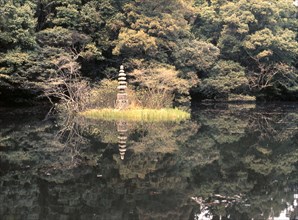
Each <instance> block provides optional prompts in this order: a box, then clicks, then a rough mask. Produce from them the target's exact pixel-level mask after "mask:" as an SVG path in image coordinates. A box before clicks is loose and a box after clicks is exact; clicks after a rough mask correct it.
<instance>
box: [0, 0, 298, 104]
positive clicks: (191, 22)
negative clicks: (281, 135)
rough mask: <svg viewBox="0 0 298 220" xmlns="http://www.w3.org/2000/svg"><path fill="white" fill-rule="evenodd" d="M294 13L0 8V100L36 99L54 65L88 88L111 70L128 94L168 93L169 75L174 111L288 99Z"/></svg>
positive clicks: (216, 6)
mask: <svg viewBox="0 0 298 220" xmlns="http://www.w3.org/2000/svg"><path fill="white" fill-rule="evenodd" d="M297 10H298V9H297V7H296V6H295V5H294V4H293V1H292V0H283V1H281V0H262V1H258V0H250V1H248V0H240V1H238V0H237V1H236V0H221V1H218V0H212V1H210V0H159V1H152V0H135V1H132V0H84V1H79V0H64V1H56V0H38V1H33V0H0V97H1V101H13V102H21V101H22V99H24V98H25V99H26V100H27V101H28V100H33V99H35V98H36V97H42V94H43V93H44V90H45V87H46V86H47V84H48V82H49V79H52V78H53V77H56V76H59V74H61V71H59V68H60V65H61V63H59V60H61V57H64V58H65V57H68V59H69V60H72V63H73V64H75V66H77V67H79V70H80V72H81V74H82V75H83V76H84V77H86V78H87V79H88V80H89V79H90V81H91V82H98V81H100V80H102V79H105V78H108V79H111V78H112V79H113V78H115V76H116V74H117V69H118V67H119V65H120V64H121V63H123V64H124V65H125V67H126V69H127V72H128V73H130V72H131V73H133V74H132V76H131V79H132V81H134V83H135V86H136V88H139V87H146V86H148V84H151V85H155V86H156V85H157V84H158V83H159V82H160V81H161V82H162V84H163V85H165V86H167V88H166V89H168V88H170V87H169V86H171V85H169V86H168V83H164V82H166V80H167V77H168V76H170V77H171V79H170V81H175V82H177V83H176V84H174V86H176V88H170V89H171V90H170V91H171V92H172V93H173V95H175V97H176V101H177V102H180V103H181V102H184V101H185V100H187V98H188V97H189V95H192V97H193V98H197V99H205V98H207V99H227V98H228V97H229V96H230V95H231V94H248V95H254V96H257V97H258V98H260V99H266V100H276V99H279V100H297V97H298V73H297V52H298V42H297V27H298V21H297V19H296V18H297V13H298V12H297ZM62 65H63V64H62ZM164 73H165V74H164ZM135 74H138V75H137V79H135ZM140 74H141V75H140ZM163 77H165V79H163ZM140 80H141V81H140ZM172 87H173V86H172ZM149 89H157V88H149ZM35 100H36V99H35Z"/></svg>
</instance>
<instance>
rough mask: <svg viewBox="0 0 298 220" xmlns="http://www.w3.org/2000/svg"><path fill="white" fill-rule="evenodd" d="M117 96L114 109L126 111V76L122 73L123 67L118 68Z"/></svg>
mask: <svg viewBox="0 0 298 220" xmlns="http://www.w3.org/2000/svg"><path fill="white" fill-rule="evenodd" d="M117 89H118V94H117V100H116V106H115V107H116V109H120V110H121V109H126V108H127V107H128V96H127V93H126V89H127V82H126V74H125V72H124V67H123V65H121V66H120V71H119V75H118V87H117Z"/></svg>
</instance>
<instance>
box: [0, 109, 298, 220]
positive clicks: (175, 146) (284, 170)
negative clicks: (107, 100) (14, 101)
mask: <svg viewBox="0 0 298 220" xmlns="http://www.w3.org/2000/svg"><path fill="white" fill-rule="evenodd" d="M286 110H287V111H286ZM295 110H296V109H294V108H293V109H289V108H286V109H278V110H275V109H274V108H273V109H270V112H279V114H268V111H267V110H266V109H265V108H261V109H242V110H239V109H231V108H229V109H226V108H221V109H210V108H207V109H204V108H200V110H199V112H195V114H193V119H192V121H188V122H179V123H168V124H167V123H163V124H159V123H157V124H156V123H155V124H150V123H149V124H148V123H145V124H129V125H128V126H129V128H128V132H127V137H128V139H127V146H128V148H127V151H126V155H125V160H121V159H120V156H119V151H118V145H117V143H118V133H117V129H116V123H111V122H98V121H96V122H94V121H89V120H86V121H85V120H81V119H80V118H60V119H57V118H52V119H51V120H48V121H43V122H42V121H41V120H39V119H36V118H35V119H32V117H27V119H26V120H24V121H18V124H16V123H10V124H9V123H5V122H4V124H7V125H6V126H3V123H2V124H1V125H0V126H1V127H0V137H2V140H1V141H0V146H1V150H2V151H1V152H0V162H1V171H0V173H1V176H0V188H1V192H2V193H1V195H0V202H1V204H2V209H0V216H5V217H4V219H7V218H8V217H7V216H10V217H11V216H14V217H15V218H17V216H19V218H21V217H22V218H23V219H24V218H25V219H26V218H27V219H28V218H29V219H30V218H33V217H32V216H33V215H35V216H38V217H39V218H41V219H47V218H48V219H51V218H53V219H59V218H62V217H61V216H64V217H69V218H72V219H76V218H77V219H92V218H95V219H96V218H98V219H154V218H155V219H195V218H196V217H197V216H199V214H201V213H202V210H203V209H202V208H203V206H204V207H205V209H206V210H208V211H209V212H210V214H211V215H212V216H213V219H218V218H219V216H222V219H227V216H229V215H230V219H243V220H248V219H252V218H254V219H267V217H268V216H270V215H272V213H273V211H274V213H275V214H274V215H275V216H276V215H278V213H280V212H281V210H283V209H284V208H285V207H286V202H289V203H290V204H292V202H293V192H296V191H297V180H298V179H297V176H298V175H297V164H298V152H297V147H296V142H297V129H295V128H296V125H297V117H296V113H295ZM263 115H265V116H266V121H267V122H262V127H259V123H260V121H261V120H260V117H263ZM23 118H26V117H23ZM54 119H55V120H54ZM9 120H11V119H8V121H9ZM64 120H66V121H64ZM29 125H30V127H29ZM64 126H65V127H67V129H66V128H65V127H64ZM61 128H63V129H64V130H63V131H62V130H61ZM72 129H76V130H75V131H74V130H72ZM271 129H274V131H276V132H275V133H270V131H271ZM59 131H60V134H62V133H63V135H62V136H60V138H59V139H57V137H56V136H55V135H56V134H57V133H58V132H59ZM61 132H62V133H61ZM272 134H278V135H275V136H274V137H272ZM69 135H70V136H69ZM69 137H72V138H69ZM81 138H84V139H85V141H84V142H82V141H81V140H82V139H81ZM65 144H66V145H68V146H66V145H65ZM19 146H21V148H23V149H25V150H24V151H22V150H21V149H20V147H19ZM73 146H76V148H75V149H76V150H77V151H73V153H75V154H70V150H71V149H72V148H71V147H73ZM72 156H74V157H72ZM41 161H42V162H41ZM74 161H76V163H75V165H74V163H73V162H74ZM192 197H193V198H197V199H198V198H200V199H201V202H202V203H201V204H199V203H198V201H199V200H198V201H195V200H193V199H192ZM200 209H202V210H201V211H200ZM18 210H21V212H22V214H20V213H19V211H18ZM38 210H41V211H40V212H39V211H38ZM76 210H80V212H79V213H78V212H77V211H76ZM21 215H22V216H21ZM211 215H210V216H211ZM261 215H262V216H261ZM20 216H21V217H20Z"/></svg>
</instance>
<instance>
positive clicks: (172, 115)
mask: <svg viewBox="0 0 298 220" xmlns="http://www.w3.org/2000/svg"><path fill="white" fill-rule="evenodd" d="M117 89H118V93H117V98H116V102H115V108H94V109H88V110H85V111H83V112H80V115H82V116H84V117H87V118H91V119H99V120H108V121H111V120H112V121H113V120H125V121H150V122H152V121H157V122H158V121H181V120H186V119H189V118H190V114H189V113H188V112H185V111H182V110H180V109H177V108H159V109H156V108H143V107H142V106H133V105H131V102H130V101H129V96H128V94H127V91H126V90H127V81H126V74H125V72H124V67H123V65H121V66H120V71H119V75H118V87H117ZM151 98H154V97H151Z"/></svg>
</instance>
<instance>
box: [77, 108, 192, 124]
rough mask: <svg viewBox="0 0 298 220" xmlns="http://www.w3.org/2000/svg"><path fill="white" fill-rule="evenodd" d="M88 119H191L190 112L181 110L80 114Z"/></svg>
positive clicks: (104, 111) (106, 110) (92, 111)
mask: <svg viewBox="0 0 298 220" xmlns="http://www.w3.org/2000/svg"><path fill="white" fill-rule="evenodd" d="M80 114H81V115H82V116H84V117H86V118H92V119H98V120H107V121H117V120H125V121H156V122H159V121H182V120H186V119H189V118H190V114H189V113H188V112H184V111H182V110H179V109H170V108H166V109H127V110H117V109H110V108H104V109H91V110H87V111H84V112H81V113H80Z"/></svg>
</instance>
